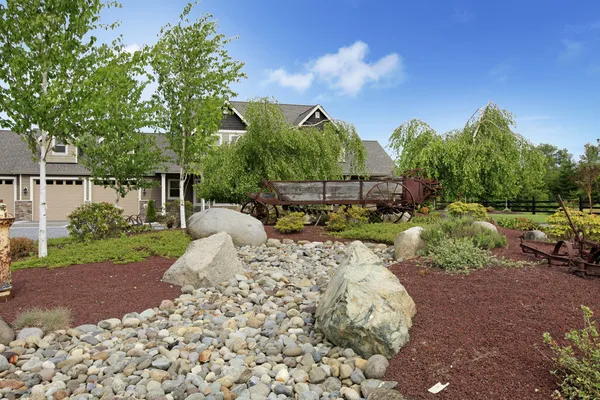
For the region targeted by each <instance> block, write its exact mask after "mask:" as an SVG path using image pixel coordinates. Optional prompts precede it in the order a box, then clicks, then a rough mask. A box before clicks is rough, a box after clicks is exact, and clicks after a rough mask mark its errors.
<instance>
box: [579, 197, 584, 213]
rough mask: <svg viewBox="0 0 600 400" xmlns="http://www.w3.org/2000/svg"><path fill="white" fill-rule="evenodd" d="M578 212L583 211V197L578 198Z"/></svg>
mask: <svg viewBox="0 0 600 400" xmlns="http://www.w3.org/2000/svg"><path fill="white" fill-rule="evenodd" d="M579 211H583V197H581V196H579Z"/></svg>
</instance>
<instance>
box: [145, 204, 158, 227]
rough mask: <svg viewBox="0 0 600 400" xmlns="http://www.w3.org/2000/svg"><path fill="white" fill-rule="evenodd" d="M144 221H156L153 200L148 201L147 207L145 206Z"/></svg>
mask: <svg viewBox="0 0 600 400" xmlns="http://www.w3.org/2000/svg"><path fill="white" fill-rule="evenodd" d="M146 222H156V206H155V203H154V200H149V201H148V208H146Z"/></svg>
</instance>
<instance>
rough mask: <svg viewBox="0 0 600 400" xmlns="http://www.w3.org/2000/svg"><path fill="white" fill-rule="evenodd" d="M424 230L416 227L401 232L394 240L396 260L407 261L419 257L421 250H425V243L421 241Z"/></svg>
mask: <svg viewBox="0 0 600 400" xmlns="http://www.w3.org/2000/svg"><path fill="white" fill-rule="evenodd" d="M422 232H423V228H421V227H420V226H414V227H412V228H409V229H407V230H405V231H404V232H400V233H399V234H397V235H396V238H395V239H394V259H396V260H407V259H409V258H414V257H417V256H418V255H419V254H418V253H419V250H422V249H424V248H425V241H424V240H423V239H421V233H422Z"/></svg>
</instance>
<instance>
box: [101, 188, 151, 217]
mask: <svg viewBox="0 0 600 400" xmlns="http://www.w3.org/2000/svg"><path fill="white" fill-rule="evenodd" d="M91 200H92V202H94V203H103V202H105V203H110V204H115V191H114V190H113V189H112V188H110V187H106V188H105V187H104V186H103V185H102V184H93V185H92V197H91ZM119 207H121V208H122V209H123V215H137V214H139V213H140V212H139V200H138V192H137V190H133V191H131V192H129V193H127V196H125V197H124V198H121V199H119Z"/></svg>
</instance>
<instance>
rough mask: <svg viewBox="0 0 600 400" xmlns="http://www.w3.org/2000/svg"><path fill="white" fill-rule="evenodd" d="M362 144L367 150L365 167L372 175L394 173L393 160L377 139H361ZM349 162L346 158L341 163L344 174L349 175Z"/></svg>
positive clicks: (389, 174)
mask: <svg viewBox="0 0 600 400" xmlns="http://www.w3.org/2000/svg"><path fill="white" fill-rule="evenodd" d="M362 143H363V146H365V150H366V152H367V159H366V161H365V164H366V165H365V167H366V170H367V172H368V173H369V175H371V176H372V177H382V176H392V175H394V160H392V157H390V155H389V154H388V153H387V152H386V151H385V149H384V148H383V147H382V146H381V145H380V144H379V142H378V141H377V140H363V141H362ZM350 162H351V160H350V159H348V160H346V162H343V163H341V164H342V170H343V172H344V175H350Z"/></svg>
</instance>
